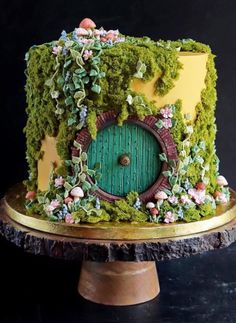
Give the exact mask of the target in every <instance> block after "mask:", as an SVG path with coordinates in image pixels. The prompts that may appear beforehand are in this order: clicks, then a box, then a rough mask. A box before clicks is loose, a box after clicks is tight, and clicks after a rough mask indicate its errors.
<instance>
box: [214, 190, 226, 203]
mask: <svg viewBox="0 0 236 323" xmlns="http://www.w3.org/2000/svg"><path fill="white" fill-rule="evenodd" d="M216 202H218V203H220V204H224V203H227V202H228V199H227V197H226V195H225V194H224V193H221V192H220V194H219V195H218V196H217V197H216Z"/></svg>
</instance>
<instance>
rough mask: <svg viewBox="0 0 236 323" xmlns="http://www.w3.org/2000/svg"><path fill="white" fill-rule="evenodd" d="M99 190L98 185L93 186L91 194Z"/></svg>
mask: <svg viewBox="0 0 236 323" xmlns="http://www.w3.org/2000/svg"><path fill="white" fill-rule="evenodd" d="M97 189H98V186H97V185H96V184H93V185H92V186H91V188H90V190H91V192H95V191H96V190H97Z"/></svg>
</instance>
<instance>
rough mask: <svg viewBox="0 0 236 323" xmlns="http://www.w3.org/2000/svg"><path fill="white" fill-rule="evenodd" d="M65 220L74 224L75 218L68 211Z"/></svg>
mask: <svg viewBox="0 0 236 323" xmlns="http://www.w3.org/2000/svg"><path fill="white" fill-rule="evenodd" d="M65 222H66V223H70V224H72V223H74V222H75V220H74V219H73V217H72V215H71V214H70V213H67V214H66V216H65Z"/></svg>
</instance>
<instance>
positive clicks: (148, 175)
mask: <svg viewBox="0 0 236 323" xmlns="http://www.w3.org/2000/svg"><path fill="white" fill-rule="evenodd" d="M161 152H162V149H161V147H160V145H159V143H158V141H157V139H156V138H155V137H154V135H153V134H152V133H151V132H150V131H148V130H146V129H144V128H143V127H141V126H140V125H138V124H135V123H132V122H127V123H125V124H124V125H123V126H122V127H120V126H117V125H116V124H112V125H109V126H107V127H106V128H104V129H102V130H100V131H99V132H98V134H97V139H96V140H93V141H92V142H91V143H90V145H89V147H88V151H87V153H88V166H89V168H91V169H93V168H94V166H95V164H96V163H98V162H99V163H101V174H102V177H101V180H100V181H99V183H98V185H99V187H100V188H101V189H102V190H103V191H105V192H107V193H109V194H112V195H117V196H125V195H127V194H128V193H129V192H130V191H136V192H139V193H141V192H144V191H146V190H147V189H148V188H149V187H150V186H151V185H152V184H153V183H154V182H155V181H156V180H157V178H158V177H159V174H160V172H161V161H160V159H159V154H160V153H161Z"/></svg>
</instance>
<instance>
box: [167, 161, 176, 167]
mask: <svg viewBox="0 0 236 323" xmlns="http://www.w3.org/2000/svg"><path fill="white" fill-rule="evenodd" d="M168 164H169V165H170V167H173V168H174V167H176V160H174V159H169V161H168Z"/></svg>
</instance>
